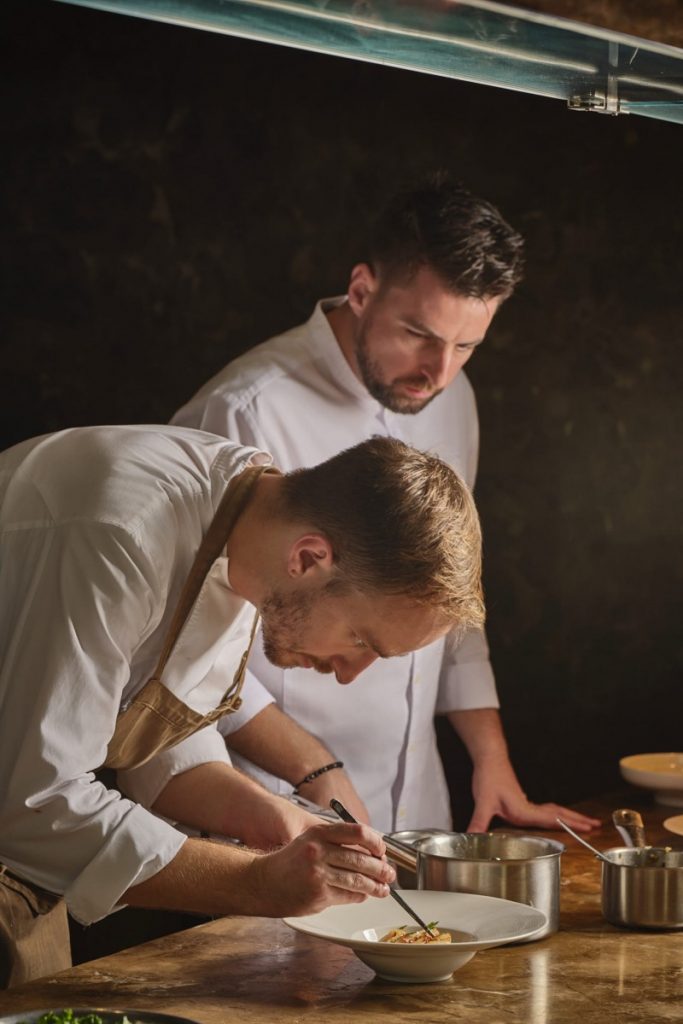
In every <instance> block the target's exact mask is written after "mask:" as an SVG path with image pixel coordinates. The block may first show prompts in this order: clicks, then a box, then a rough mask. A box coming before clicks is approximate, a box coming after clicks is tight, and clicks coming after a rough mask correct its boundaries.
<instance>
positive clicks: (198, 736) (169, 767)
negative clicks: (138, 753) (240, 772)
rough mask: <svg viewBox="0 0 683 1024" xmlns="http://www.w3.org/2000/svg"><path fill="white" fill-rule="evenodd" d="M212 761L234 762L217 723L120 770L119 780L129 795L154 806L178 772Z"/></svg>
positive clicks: (147, 805)
mask: <svg viewBox="0 0 683 1024" xmlns="http://www.w3.org/2000/svg"><path fill="white" fill-rule="evenodd" d="M220 721H222V719H221V720H220ZM209 761H223V762H224V763H225V764H231V761H230V755H229V754H228V752H227V750H226V749H225V740H224V739H223V737H222V736H221V734H220V733H219V732H218V729H217V728H216V726H215V725H209V726H206V728H204V729H200V730H199V732H195V733H193V734H192V736H188V737H187V739H185V740H183V741H182V742H181V743H177V744H176V745H175V746H173V747H170V748H169V749H168V750H162V751H161V752H160V753H158V754H155V755H154V757H153V758H152V759H151V760H150V761H148V762H147V764H143V765H141V766H140V767H139V768H132V769H130V770H129V771H125V772H124V771H121V772H119V773H118V781H119V783H120V785H121V788H122V789H123V791H124V793H126V795H127V796H129V797H132V799H133V800H137V801H138V803H141V804H142V805H143V806H144V807H151V806H152V804H153V803H154V801H155V800H156V799H157V797H158V796H159V794H160V793H161V792H162V790H163V789H164V788H165V787H166V785H167V784H168V783H169V782H170V781H171V779H172V778H173V776H174V775H181V774H182V773H183V772H187V771H189V770H190V769H191V768H197V767H198V766H199V765H200V764H207V762H209Z"/></svg>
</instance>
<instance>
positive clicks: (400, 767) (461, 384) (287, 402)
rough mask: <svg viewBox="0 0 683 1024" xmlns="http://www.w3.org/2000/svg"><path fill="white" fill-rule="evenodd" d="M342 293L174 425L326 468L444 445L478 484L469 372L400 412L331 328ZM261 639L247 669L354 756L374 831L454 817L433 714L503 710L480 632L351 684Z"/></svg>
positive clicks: (247, 711)
mask: <svg viewBox="0 0 683 1024" xmlns="http://www.w3.org/2000/svg"><path fill="white" fill-rule="evenodd" d="M340 301H343V299H339V298H338V299H331V300H324V301H323V302H322V303H318V305H317V306H316V308H315V310H314V312H313V315H312V317H311V318H310V320H308V321H307V322H306V323H304V324H302V325H301V326H299V327H295V328H294V329H293V330H290V331H287V332H286V333H285V334H282V335H280V336H278V337H276V338H272V339H270V340H269V341H266V342H264V343H263V344H261V345H258V346H256V347H255V348H253V349H251V350H250V351H248V352H246V353H245V354H244V355H242V356H240V357H239V358H238V359H235V360H234V361H233V362H232V363H230V364H229V365H228V366H226V367H225V368H224V369H223V370H222V371H221V372H220V373H218V374H217V375H216V376H215V377H214V378H213V379H212V380H210V381H209V382H208V383H207V384H206V385H205V386H204V387H203V388H201V389H200V390H199V391H198V392H197V394H196V395H195V396H194V398H192V399H191V400H190V401H189V402H188V403H187V405H185V406H184V407H183V408H182V409H180V410H179V411H178V412H177V413H176V415H175V417H174V422H176V423H179V424H182V425H185V426H194V427H201V428H202V429H204V430H211V431H213V432H215V433H217V434H221V435H223V436H226V437H231V438H234V439H236V440H239V441H240V442H242V443H243V444H250V445H254V446H255V447H257V448H263V449H264V450H266V451H268V452H270V453H271V455H272V456H273V458H274V460H275V464H276V465H277V466H278V467H279V468H280V469H282V470H285V471H288V470H292V469H297V468H299V467H301V466H310V465H315V464H317V463H319V462H322V461H324V460H325V459H327V458H329V457H330V456H332V455H334V454H336V453H337V452H338V451H340V450H342V449H344V448H348V447H350V446H352V445H354V444H357V443H359V442H360V441H363V440H365V439H366V438H368V437H371V436H372V435H373V434H383V435H388V436H392V437H397V438H400V439H401V440H403V441H405V442H406V443H408V444H411V445H413V446H415V447H416V448H420V449H422V450H427V451H431V452H434V453H436V454H437V455H439V456H440V457H441V458H442V459H443V460H444V461H445V462H447V463H448V464H449V465H451V466H452V467H453V468H454V469H455V470H456V471H457V472H458V473H459V474H460V476H462V477H463V479H464V480H465V481H466V482H467V483H468V485H469V486H470V487H472V486H473V484H474V478H475V474H476V468H477V459H478V446H479V428H478V420H477V412H476V405H475V400H474V394H473V391H472V387H471V385H470V383H469V381H468V380H467V377H466V376H465V374H464V373H463V372H462V371H461V372H460V373H459V374H458V376H457V377H456V378H455V380H454V381H453V382H452V384H451V385H450V386H449V387H448V389H447V390H446V391H445V392H444V393H443V394H442V395H440V396H439V397H438V398H436V399H434V400H433V401H432V402H431V403H430V404H429V405H428V406H427V407H426V408H425V409H424V410H423V411H422V412H420V413H418V414H417V415H402V414H397V413H392V412H390V411H389V410H388V409H386V408H384V406H382V405H381V404H380V403H379V402H377V401H376V400H375V399H374V398H372V396H371V395H370V394H369V393H368V391H367V390H366V389H365V387H364V386H363V384H362V383H361V382H360V381H359V380H358V378H357V377H356V376H355V374H354V373H353V372H352V370H351V368H350V367H349V365H348V363H347V361H346V359H345V358H344V355H343V354H342V351H341V349H340V347H339V345H338V343H337V341H336V339H335V337H334V334H333V332H332V329H331V327H330V325H329V322H328V320H327V318H326V316H325V310H326V309H328V308H329V307H330V306H331V305H332V304H335V303H338V302H340ZM259 646H260V645H259V644H255V647H254V650H253V652H252V655H251V658H250V661H249V669H250V674H251V675H252V676H256V677H257V679H258V680H259V682H260V683H261V684H262V686H263V687H265V688H266V690H267V691H268V693H269V694H270V695H271V697H272V698H273V699H274V700H275V701H276V702H277V704H278V705H279V706H280V707H281V708H282V709H283V710H284V711H285V712H286V713H287V714H289V715H291V716H292V717H293V718H295V719H296V720H297V721H298V722H299V723H300V724H301V725H303V726H304V727H305V728H306V729H308V730H309V732H311V733H313V734H314V735H316V736H318V737H319V738H320V739H321V740H322V741H323V742H324V743H325V744H326V745H327V746H328V748H329V749H330V750H331V751H332V752H333V753H334V755H335V756H336V757H338V758H340V759H342V760H343V761H344V762H345V765H346V768H347V770H348V772H349V774H350V776H351V779H352V781H353V783H354V785H355V786H356V789H357V790H358V792H359V794H360V795H361V797H362V798H363V800H364V801H365V803H366V805H367V807H368V810H369V812H370V816H371V821H372V823H373V824H374V825H375V826H376V827H377V828H380V829H382V830H384V831H389V830H393V829H404V828H419V827H440V828H448V827H449V826H450V822H451V816H450V803H449V799H448V792H447V788H446V782H445V778H444V774H443V769H442V766H441V761H440V758H439V756H438V750H437V746H436V738H435V732H434V723H433V718H434V713H435V711H436V712H447V711H453V710H467V709H472V708H481V707H497V706H498V699H497V696H496V689H495V682H494V678H493V672H492V669H491V665H490V662H489V657H488V648H487V645H486V640H485V637H484V634H483V633H480V632H473V633H470V634H468V636H466V638H465V640H464V641H463V643H462V644H461V645H460V646H459V647H456V645H454V644H452V643H451V642H450V641H449V639H448V638H447V639H446V641H445V642H444V641H439V642H438V643H435V644H432V645H431V646H429V647H427V648H424V649H423V650H421V651H418V652H417V653H416V654H415V655H412V656H407V657H403V658H393V659H391V660H388V661H376V662H375V663H374V664H373V665H371V666H370V668H368V669H367V670H366V671H365V672H363V673H362V674H361V676H360V677H359V678H358V680H357V681H356V682H355V683H354V685H353V686H352V687H345V686H344V687H342V686H339V684H337V683H336V681H335V680H334V679H333V678H332V677H330V676H320V675H317V674H315V673H311V672H308V671H305V670H302V669H289V670H287V672H284V671H283V670H282V669H277V668H275V667H274V666H272V665H271V664H270V663H269V662H268V661H267V659H266V658H265V656H264V655H263V651H262V649H259ZM266 699H267V698H266V697H265V696H264V694H263V691H262V690H259V688H258V687H257V686H255V685H253V684H252V685H250V686H249V688H248V692H247V693H246V694H245V702H244V704H243V706H242V709H241V710H240V711H239V712H238V713H237V714H236V715H233V716H230V718H229V719H224V720H223V722H222V723H221V725H220V729H221V731H223V732H224V733H225V734H226V736H227V738H228V743H229V734H230V732H231V731H233V730H234V729H236V728H239V727H240V726H241V725H244V724H245V723H246V722H247V721H248V720H249V718H250V717H252V716H253V715H254V714H255V713H257V711H259V710H261V708H262V707H263V705H264V701H265V700H266ZM233 759H234V761H235V763H236V764H239V765H240V767H243V768H245V769H246V770H247V771H249V773H250V774H252V775H254V776H255V777H256V778H258V779H260V780H261V781H262V782H264V783H265V784H266V785H268V787H269V788H270V789H273V790H274V791H276V792H282V793H287V792H290V791H291V786H289V785H288V784H287V783H285V782H283V781H282V780H279V779H275V778H273V777H272V776H268V775H266V774H265V773H264V772H262V771H260V770H259V769H257V768H256V767H255V766H253V765H249V763H248V762H244V761H243V760H242V759H240V758H237V757H234V758H233Z"/></svg>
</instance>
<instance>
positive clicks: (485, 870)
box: [384, 830, 564, 941]
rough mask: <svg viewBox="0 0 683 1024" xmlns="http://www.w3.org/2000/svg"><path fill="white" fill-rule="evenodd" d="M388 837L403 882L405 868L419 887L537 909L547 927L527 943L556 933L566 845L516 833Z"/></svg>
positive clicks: (465, 833)
mask: <svg viewBox="0 0 683 1024" xmlns="http://www.w3.org/2000/svg"><path fill="white" fill-rule="evenodd" d="M384 839H385V842H386V845H387V856H388V857H389V859H390V860H392V861H393V862H394V863H395V864H396V865H397V867H398V868H401V869H403V870H402V872H401V876H402V879H401V880H403V879H404V878H405V871H406V869H407V870H408V871H410V872H414V874H415V878H416V882H417V888H418V889H435V890H437V891H445V892H471V893H479V894H480V895H482V896H497V897H499V898H501V899H506V900H513V901H514V902H516V903H526V904H528V905H529V906H532V907H536V909H537V910H541V911H543V913H544V914H545V915H546V917H547V919H548V923H547V925H546V927H545V929H544V930H543V931H542V932H539V933H537V934H536V935H534V937H533V939H532V940H527V941H536V940H537V939H540V938H543V937H544V936H546V935H550V934H552V933H553V932H556V931H557V929H558V927H559V917H560V856H561V854H562V852H563V851H564V846H563V845H562V843H558V842H556V841H555V840H554V839H544V838H542V837H540V836H526V835H517V834H514V833H503V832H433V831H429V830H425V831H424V832H420V831H417V832H407V833H406V832H403V833H401V832H397V833H394V834H392V835H391V836H385V837H384ZM406 839H408V840H409V841H408V842H406V841H405V840H406ZM402 840H403V841H402Z"/></svg>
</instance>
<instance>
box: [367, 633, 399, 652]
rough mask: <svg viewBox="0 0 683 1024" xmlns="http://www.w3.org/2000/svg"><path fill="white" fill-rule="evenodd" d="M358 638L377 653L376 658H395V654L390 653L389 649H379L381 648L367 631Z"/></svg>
mask: <svg viewBox="0 0 683 1024" xmlns="http://www.w3.org/2000/svg"><path fill="white" fill-rule="evenodd" d="M360 639H361V640H362V641H363V643H364V644H365V645H366V646H367V647H369V648H370V650H371V651H374V653H375V654H376V655H377V657H378V658H395V657H396V655H395V654H391V653H390V652H389V651H383V650H381V648H380V647H379V645H378V643H377V641H376V640H373V638H372V637H371V636H369V635H368V634H367V633H366V634H365V636H361V637H360Z"/></svg>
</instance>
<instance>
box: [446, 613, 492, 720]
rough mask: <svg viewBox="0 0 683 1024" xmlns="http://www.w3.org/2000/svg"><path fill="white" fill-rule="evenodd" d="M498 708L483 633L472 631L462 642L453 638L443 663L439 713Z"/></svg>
mask: <svg viewBox="0 0 683 1024" xmlns="http://www.w3.org/2000/svg"><path fill="white" fill-rule="evenodd" d="M497 707H499V701H498V694H497V692H496V681H495V678H494V675H493V669H492V667H491V662H490V661H489V649H488V644H487V643H486V636H485V635H484V632H483V631H482V630H470V631H468V632H467V633H466V634H465V636H464V637H463V639H462V640H461V641H460V642H458V637H457V636H455V635H454V634H450V635H449V636H448V637H447V638H446V643H445V647H444V655H443V661H442V663H441V675H440V678H439V694H438V699H437V704H436V711H437V713H438V714H446V713H447V712H449V711H471V710H472V709H474V708H497Z"/></svg>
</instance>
